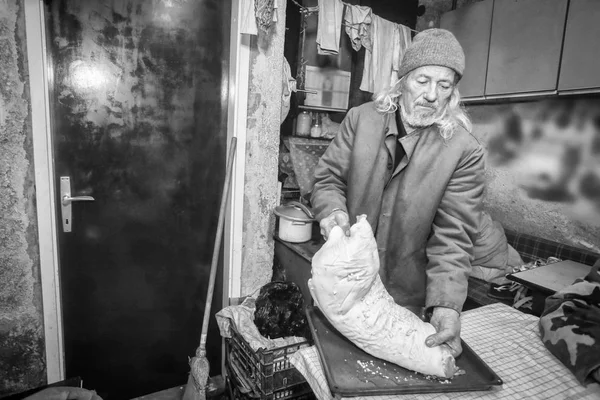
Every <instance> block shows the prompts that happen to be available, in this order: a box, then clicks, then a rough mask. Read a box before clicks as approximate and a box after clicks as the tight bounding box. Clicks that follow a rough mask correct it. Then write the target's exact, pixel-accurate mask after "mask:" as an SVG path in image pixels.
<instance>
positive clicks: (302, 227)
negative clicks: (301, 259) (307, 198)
mask: <svg viewBox="0 0 600 400" xmlns="http://www.w3.org/2000/svg"><path fill="white" fill-rule="evenodd" d="M274 212H275V215H277V216H278V217H279V238H280V239H281V240H285V241H286V242H291V243H302V242H307V241H309V240H310V238H311V236H312V224H313V221H314V220H315V215H314V214H313V212H312V211H311V210H310V209H309V208H308V207H306V206H305V205H304V204H302V203H299V202H297V201H291V202H289V203H288V204H285V205H281V206H279V207H276V208H275V211H274Z"/></svg>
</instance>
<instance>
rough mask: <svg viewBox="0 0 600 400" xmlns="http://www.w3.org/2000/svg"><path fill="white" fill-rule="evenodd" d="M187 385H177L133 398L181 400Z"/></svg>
mask: <svg viewBox="0 0 600 400" xmlns="http://www.w3.org/2000/svg"><path fill="white" fill-rule="evenodd" d="M184 391H185V386H177V387H174V388H171V389H166V390H161V391H160V392H156V393H151V394H148V395H145V396H141V397H136V398H135V399H132V400H180V399H181V398H182V397H183V393H184Z"/></svg>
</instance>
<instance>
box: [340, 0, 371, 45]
mask: <svg viewBox="0 0 600 400" xmlns="http://www.w3.org/2000/svg"><path fill="white" fill-rule="evenodd" d="M371 14H372V10H371V7H366V6H355V5H352V4H347V5H346V13H345V14H344V27H345V28H344V29H345V31H346V34H347V35H348V37H349V38H350V43H351V45H352V48H353V49H354V50H355V51H359V50H360V48H361V47H363V46H364V47H365V48H367V49H369V50H370V49H371V37H370V34H369V31H370V25H371Z"/></svg>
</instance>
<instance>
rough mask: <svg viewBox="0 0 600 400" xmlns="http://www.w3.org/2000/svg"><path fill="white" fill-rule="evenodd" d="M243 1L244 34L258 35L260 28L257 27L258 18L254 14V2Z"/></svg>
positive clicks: (242, 27)
mask: <svg viewBox="0 0 600 400" xmlns="http://www.w3.org/2000/svg"><path fill="white" fill-rule="evenodd" d="M241 1H242V26H241V32H240V33H242V34H247V35H258V28H257V27H256V16H255V14H254V0H241Z"/></svg>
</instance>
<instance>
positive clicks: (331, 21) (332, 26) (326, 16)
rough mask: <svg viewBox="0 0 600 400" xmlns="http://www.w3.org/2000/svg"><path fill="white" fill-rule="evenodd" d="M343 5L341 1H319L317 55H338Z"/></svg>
mask: <svg viewBox="0 0 600 400" xmlns="http://www.w3.org/2000/svg"><path fill="white" fill-rule="evenodd" d="M343 11H344V3H342V1H341V0H319V18H318V23H317V53H318V54H325V55H332V54H333V55H335V54H338V51H339V48H340V35H341V30H342V13H343Z"/></svg>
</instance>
